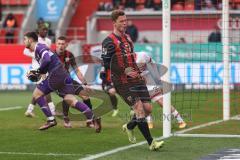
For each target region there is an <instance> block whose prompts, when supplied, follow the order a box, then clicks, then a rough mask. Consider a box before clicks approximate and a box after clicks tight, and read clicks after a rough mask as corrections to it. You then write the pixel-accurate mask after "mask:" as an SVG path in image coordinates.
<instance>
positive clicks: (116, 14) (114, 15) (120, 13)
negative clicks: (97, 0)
mask: <svg viewBox="0 0 240 160" xmlns="http://www.w3.org/2000/svg"><path fill="white" fill-rule="evenodd" d="M124 15H125V12H124V11H123V10H119V9H117V10H114V11H112V14H111V18H112V21H114V22H115V21H116V20H117V19H118V17H119V16H124Z"/></svg>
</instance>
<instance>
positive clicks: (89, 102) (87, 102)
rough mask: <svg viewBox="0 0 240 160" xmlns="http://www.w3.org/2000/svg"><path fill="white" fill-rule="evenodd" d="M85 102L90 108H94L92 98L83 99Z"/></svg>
mask: <svg viewBox="0 0 240 160" xmlns="http://www.w3.org/2000/svg"><path fill="white" fill-rule="evenodd" d="M83 103H85V104H86V105H87V106H88V108H90V109H91V110H92V103H91V101H90V98H89V99H87V100H83Z"/></svg>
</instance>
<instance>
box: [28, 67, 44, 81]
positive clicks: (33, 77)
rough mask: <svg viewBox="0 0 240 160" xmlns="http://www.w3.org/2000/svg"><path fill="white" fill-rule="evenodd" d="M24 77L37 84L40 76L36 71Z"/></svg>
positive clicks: (31, 71)
mask: <svg viewBox="0 0 240 160" xmlns="http://www.w3.org/2000/svg"><path fill="white" fill-rule="evenodd" d="M26 76H27V78H28V79H29V80H30V81H32V82H37V81H39V80H40V79H41V74H40V73H39V72H38V71H37V70H30V71H28V72H27V75H26Z"/></svg>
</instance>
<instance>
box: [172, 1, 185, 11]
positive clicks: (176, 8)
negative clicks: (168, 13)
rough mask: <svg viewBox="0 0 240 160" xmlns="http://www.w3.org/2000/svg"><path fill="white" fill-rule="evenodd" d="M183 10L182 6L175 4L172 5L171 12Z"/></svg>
mask: <svg viewBox="0 0 240 160" xmlns="http://www.w3.org/2000/svg"><path fill="white" fill-rule="evenodd" d="M183 9H184V8H183V5H182V4H181V3H176V4H174V5H173V7H172V10H173V11H182V10H183Z"/></svg>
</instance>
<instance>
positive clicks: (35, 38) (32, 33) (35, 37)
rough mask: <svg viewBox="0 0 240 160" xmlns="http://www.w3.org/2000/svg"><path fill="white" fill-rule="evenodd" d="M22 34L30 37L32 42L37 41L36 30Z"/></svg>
mask: <svg viewBox="0 0 240 160" xmlns="http://www.w3.org/2000/svg"><path fill="white" fill-rule="evenodd" d="M24 36H26V37H28V38H32V39H33V41H34V42H37V41H38V35H37V33H36V32H27V33H25V34H24Z"/></svg>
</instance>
